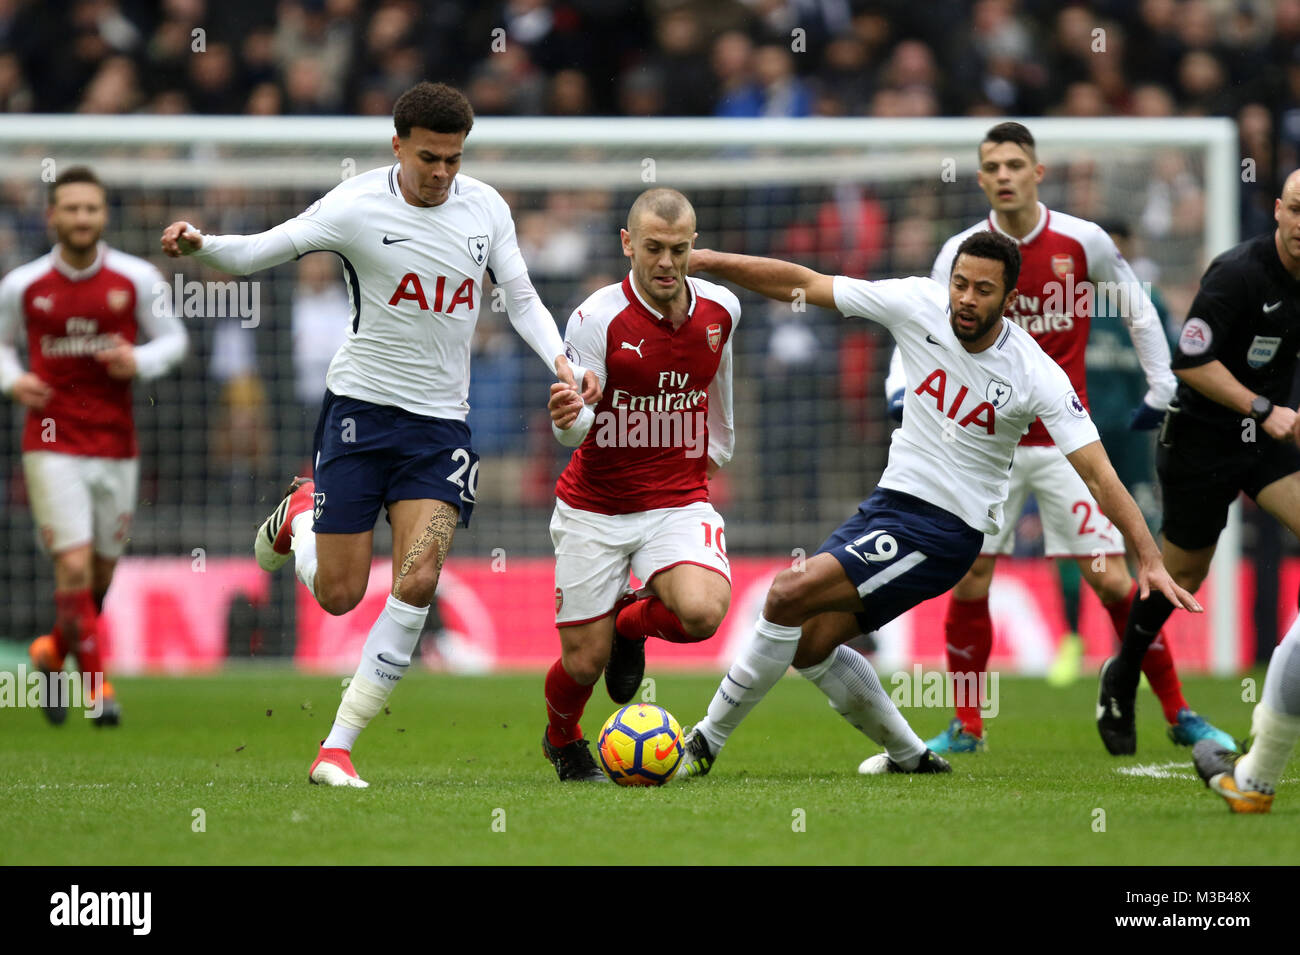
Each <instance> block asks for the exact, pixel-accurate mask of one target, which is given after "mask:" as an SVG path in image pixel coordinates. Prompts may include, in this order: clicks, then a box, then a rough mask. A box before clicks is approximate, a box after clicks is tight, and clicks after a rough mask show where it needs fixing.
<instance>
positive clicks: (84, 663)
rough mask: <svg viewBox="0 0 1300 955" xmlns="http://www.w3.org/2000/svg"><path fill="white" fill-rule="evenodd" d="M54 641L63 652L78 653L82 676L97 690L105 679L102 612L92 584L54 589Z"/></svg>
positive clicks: (93, 690) (78, 663) (95, 691)
mask: <svg viewBox="0 0 1300 955" xmlns="http://www.w3.org/2000/svg"><path fill="white" fill-rule="evenodd" d="M54 641H55V643H56V644H58V646H59V649H60V651H61V652H64V653H66V652H67V651H68V650H72V651H73V652H75V653H76V654H77V665H78V666H79V667H80V668H81V673H82V680H83V681H88V682H87V686H89V687H90V688H91V692H92V693H97V692H98V689H99V685H100V683H101V682H102V681H103V679H104V659H103V656H102V653H101V650H100V647H99V614H98V613H96V612H95V598H94V597H92V596H91V593H90V589H89V588H87V589H85V590H65V591H63V592H61V593H55V595H54Z"/></svg>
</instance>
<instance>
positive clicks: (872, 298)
mask: <svg viewBox="0 0 1300 955" xmlns="http://www.w3.org/2000/svg"><path fill="white" fill-rule="evenodd" d="M834 288H835V307H836V308H838V309H839V310H840V311H841V312H843V313H844V314H845V315H858V316H861V317H863V318H869V319H871V320H872V321H875V322H879V323H880V324H882V325H884V326H885V327H886V328H888V329H889V330H890V332H892V333H893V336H894V340H895V341H896V342H897V343H898V351H899V353H900V354H901V355H902V361H903V374H904V380H905V381H907V383H908V385H907V389H906V391H905V392H904V398H903V424H902V427H900V428H898V429H897V430H895V431H894V436H893V440H892V442H891V443H890V447H889V463H888V464H887V465H886V467H885V473H884V475H882V476H881V479H880V486H881V487H883V488H888V489H889V490H892V491H901V492H902V493H904V494H910V495H912V496H913V497H918V498H920V499H922V500H924V501H929V502H930V503H931V504H934V505H935V506H937V507H941V508H943V509H944V510H946V511H949V512H951V513H953V514H956V515H957V516H958V517H960V518H961V519H962V520H963V521H965V522H966V523H967V524H969V525H970V526H971V527H973V528H975V529H976V530H978V531H983V532H984V533H985V534H996V533H997V532H998V531H999V530H1000V529H1001V527H1002V505H1003V503H1004V502H1005V501H1006V498H1007V491H1008V486H1009V472H1010V470H1011V460H1012V455H1014V454H1015V450H1016V444H1017V443H1018V442H1019V441H1020V436H1021V435H1023V434H1024V433H1025V432H1026V431H1027V430H1028V429H1029V426H1030V424H1032V423H1033V421H1034V419H1035V418H1041V419H1042V421H1043V424H1044V425H1046V426H1047V431H1048V433H1049V434H1050V435H1051V437H1052V440H1053V441H1055V443H1056V446H1057V447H1058V448H1060V450H1061V451H1062V453H1064V454H1070V453H1072V452H1074V451H1077V450H1078V449H1079V448H1081V447H1083V446H1084V445H1086V444H1090V443H1092V442H1093V441H1096V440H1098V437H1097V428H1096V427H1095V426H1094V425H1093V423H1092V419H1091V418H1090V417H1089V416H1088V411H1087V409H1085V408H1084V406H1083V402H1082V401H1080V400H1079V396H1078V395H1077V394H1075V391H1074V388H1073V387H1072V386H1071V384H1070V379H1069V378H1068V377H1067V376H1066V374H1065V372H1064V371H1063V370H1062V368H1061V366H1060V365H1058V364H1057V363H1056V362H1054V361H1053V360H1052V359H1051V358H1049V357H1048V356H1047V354H1046V353H1045V352H1044V351H1043V350H1042V348H1040V347H1039V345H1038V343H1037V342H1035V341H1034V339H1033V337H1032V336H1031V335H1030V334H1029V333H1028V332H1026V331H1025V330H1024V329H1023V328H1021V327H1020V326H1018V325H1016V324H1014V323H1012V322H1009V321H1006V320H1005V319H1003V321H1002V331H1001V334H999V335H998V337H997V340H996V341H995V342H994V343H993V345H991V346H990V347H988V348H986V349H985V350H984V351H982V352H979V353H978V354H971V353H970V352H968V351H966V349H965V348H963V347H962V344H961V342H960V341H959V340H958V339H957V336H956V335H955V334H954V333H953V330H952V325H951V324H950V321H949V317H948V313H949V305H948V289H947V287H946V286H943V285H940V284H938V283H937V282H934V281H931V280H930V279H928V278H919V277H918V278H905V279H886V280H884V281H880V282H867V281H863V280H861V279H852V278H848V277H846V276H843V275H839V276H836V277H835V286H834Z"/></svg>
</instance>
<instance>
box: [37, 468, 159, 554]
mask: <svg viewBox="0 0 1300 955" xmlns="http://www.w3.org/2000/svg"><path fill="white" fill-rule="evenodd" d="M23 474H24V475H25V476H26V478H27V500H28V502H29V503H30V505H31V508H32V517H33V518H35V520H36V539H37V540H38V541H39V542H40V545H41V548H42V549H43V550H44V551H45V552H46V553H47V554H58V553H61V552H63V551H65V550H69V549H71V548H73V547H79V546H81V545H83V544H93V545H94V551H95V553H96V554H98V555H100V556H101V557H109V558H114V559H116V558H118V557H121V556H122V551H123V550H125V549H126V542H127V538H128V536H129V535H130V533H131V518H132V516H133V515H134V514H135V498H136V491H137V489H138V487H139V484H140V459H139V458H92V457H87V456H86V455H82V454H61V453H59V452H57V451H26V452H24V453H23Z"/></svg>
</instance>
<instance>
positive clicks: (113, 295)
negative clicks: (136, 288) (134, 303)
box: [104, 288, 131, 312]
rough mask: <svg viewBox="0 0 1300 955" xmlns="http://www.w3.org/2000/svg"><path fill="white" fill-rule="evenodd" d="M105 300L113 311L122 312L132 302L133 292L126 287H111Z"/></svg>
mask: <svg viewBox="0 0 1300 955" xmlns="http://www.w3.org/2000/svg"><path fill="white" fill-rule="evenodd" d="M104 300H105V301H106V302H108V307H109V309H110V310H111V311H114V312H120V311H122V310H123V309H124V308H126V307H127V306H128V305H130V304H131V293H130V292H129V291H127V290H126V289H124V288H115V289H109V291H108V294H107V295H105V296H104Z"/></svg>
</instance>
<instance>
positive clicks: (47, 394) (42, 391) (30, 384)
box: [13, 371, 54, 411]
mask: <svg viewBox="0 0 1300 955" xmlns="http://www.w3.org/2000/svg"><path fill="white" fill-rule="evenodd" d="M13 394H14V400H15V401H18V402H19V403H21V404H22V405H23V406H24V407H27V408H35V409H37V410H38V411H39V410H40V409H41V408H44V407H45V405H46V403H47V402H48V401H49V400H50V398H51V397H52V396H53V395H54V389H53V388H51V387H50V386H49V385H47V384H46V383H45V382H43V381H41V379H39V378H37V377H36V375H34V374H33V373H32V372H30V371H29V372H26V373H24V374H23V375H22V376H20V377H19V379H18V380H17V381H15V382H14V392H13Z"/></svg>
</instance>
